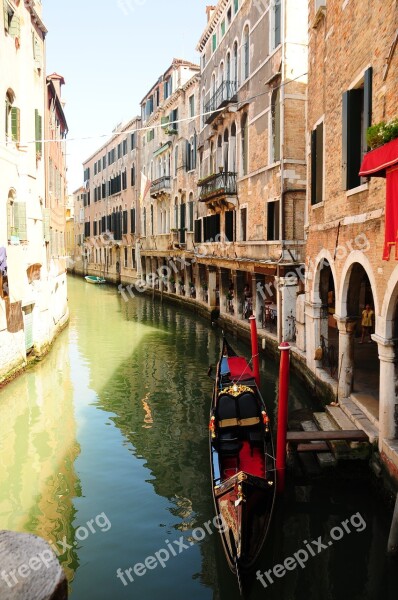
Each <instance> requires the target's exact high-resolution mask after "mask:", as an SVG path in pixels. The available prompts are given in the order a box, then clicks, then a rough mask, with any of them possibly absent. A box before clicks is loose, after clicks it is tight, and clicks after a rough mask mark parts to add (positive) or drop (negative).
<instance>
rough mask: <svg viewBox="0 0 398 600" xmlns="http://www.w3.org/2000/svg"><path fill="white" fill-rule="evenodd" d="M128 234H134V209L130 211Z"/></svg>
mask: <svg viewBox="0 0 398 600" xmlns="http://www.w3.org/2000/svg"><path fill="white" fill-rule="evenodd" d="M130 233H135V208H132V209H131V210H130Z"/></svg>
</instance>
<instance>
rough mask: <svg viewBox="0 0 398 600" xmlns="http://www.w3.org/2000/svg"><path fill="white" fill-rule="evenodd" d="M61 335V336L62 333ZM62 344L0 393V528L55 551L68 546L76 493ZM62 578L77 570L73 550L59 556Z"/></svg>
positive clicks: (73, 432) (71, 414)
mask: <svg viewBox="0 0 398 600" xmlns="http://www.w3.org/2000/svg"><path fill="white" fill-rule="evenodd" d="M64 335H65V334H64ZM67 351H68V346H67V344H65V343H62V342H61V340H60V341H59V342H57V346H56V347H55V348H54V349H53V351H52V352H51V353H50V354H49V355H48V356H47V357H46V359H45V360H44V361H43V362H42V363H39V364H38V365H37V366H36V367H35V370H34V371H33V370H32V371H29V372H27V373H26V374H24V375H23V376H21V377H20V378H18V379H17V380H15V381H14V382H13V383H11V384H10V385H9V386H8V387H7V388H5V389H4V390H3V391H2V392H1V402H0V422H1V423H2V432H1V456H2V468H1V469H0V529H9V530H14V531H21V532H28V533H34V534H36V535H39V536H41V537H43V538H44V539H46V540H47V541H49V542H50V543H52V544H53V545H54V546H55V547H56V548H58V550H59V551H60V552H62V545H60V544H59V545H58V546H57V542H61V541H62V540H64V539H65V540H66V541H67V542H68V543H69V544H72V543H73V540H74V531H73V527H72V522H73V518H74V508H73V503H72V500H73V498H74V497H75V496H77V495H80V494H79V481H78V478H77V476H76V472H75V470H74V462H75V460H76V458H77V456H78V455H79V452H80V448H79V445H78V444H77V442H76V423H75V417H74V410H73V390H72V386H71V380H70V369H69V361H68V355H67ZM60 560H61V562H62V565H63V567H64V568H65V571H66V573H67V576H68V580H69V581H71V580H72V579H73V575H74V571H75V570H76V569H77V567H78V557H77V554H76V551H75V550H73V549H70V550H68V551H67V552H66V553H65V554H64V555H62V556H60Z"/></svg>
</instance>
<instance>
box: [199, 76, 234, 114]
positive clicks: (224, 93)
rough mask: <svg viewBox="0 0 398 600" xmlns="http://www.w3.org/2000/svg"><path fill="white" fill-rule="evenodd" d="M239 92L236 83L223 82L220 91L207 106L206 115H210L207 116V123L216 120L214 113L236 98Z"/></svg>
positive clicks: (217, 91) (219, 87) (218, 90)
mask: <svg viewBox="0 0 398 600" xmlns="http://www.w3.org/2000/svg"><path fill="white" fill-rule="evenodd" d="M237 90H238V84H237V82H236V81H223V82H222V83H221V85H219V86H218V89H217V90H216V92H215V93H214V94H213V96H212V97H211V98H210V100H209V101H208V102H207V103H206V104H205V113H210V114H207V115H206V116H205V121H206V123H209V122H210V121H212V120H213V119H214V117H215V116H216V115H214V111H216V110H218V109H219V108H222V106H225V105H226V104H227V103H228V102H231V101H232V100H233V99H234V98H235V97H236V93H237Z"/></svg>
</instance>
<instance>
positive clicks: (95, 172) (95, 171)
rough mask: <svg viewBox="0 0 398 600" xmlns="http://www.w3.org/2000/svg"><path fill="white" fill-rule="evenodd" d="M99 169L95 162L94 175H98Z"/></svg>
mask: <svg viewBox="0 0 398 600" xmlns="http://www.w3.org/2000/svg"><path fill="white" fill-rule="evenodd" d="M97 168H98V165H97V163H96V162H95V163H94V175H96V174H97Z"/></svg>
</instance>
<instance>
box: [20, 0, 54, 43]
mask: <svg viewBox="0 0 398 600" xmlns="http://www.w3.org/2000/svg"><path fill="white" fill-rule="evenodd" d="M24 2H25V7H26V8H27V9H28V11H29V12H30V16H31V18H32V21H33V22H34V23H35V25H37V27H38V28H39V29H40V31H41V32H42V33H43V36H44V37H45V36H46V33H48V30H47V29H46V26H45V25H44V23H43V21H42V20H41V18H40V17H39V15H38V13H37V12H36V10H35V1H34V0H24Z"/></svg>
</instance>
